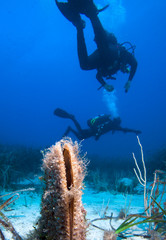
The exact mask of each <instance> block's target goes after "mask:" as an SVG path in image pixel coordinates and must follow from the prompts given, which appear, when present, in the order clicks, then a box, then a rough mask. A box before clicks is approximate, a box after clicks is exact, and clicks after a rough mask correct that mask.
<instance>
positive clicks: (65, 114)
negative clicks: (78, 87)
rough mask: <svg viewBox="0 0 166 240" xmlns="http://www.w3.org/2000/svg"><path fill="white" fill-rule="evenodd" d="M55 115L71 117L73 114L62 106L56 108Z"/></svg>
mask: <svg viewBox="0 0 166 240" xmlns="http://www.w3.org/2000/svg"><path fill="white" fill-rule="evenodd" d="M54 115H56V116H58V117H61V118H71V117H72V116H73V115H71V114H69V113H68V112H66V111H65V110H63V109H61V108H56V109H55V110H54Z"/></svg>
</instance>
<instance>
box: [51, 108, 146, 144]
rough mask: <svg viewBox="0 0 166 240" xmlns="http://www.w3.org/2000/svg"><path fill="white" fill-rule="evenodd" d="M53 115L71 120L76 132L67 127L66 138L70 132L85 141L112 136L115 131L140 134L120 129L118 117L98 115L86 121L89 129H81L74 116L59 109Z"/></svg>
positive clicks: (128, 129) (132, 130) (127, 129)
mask: <svg viewBox="0 0 166 240" xmlns="http://www.w3.org/2000/svg"><path fill="white" fill-rule="evenodd" d="M54 115H56V116H58V117H61V118H67V119H71V120H72V121H73V123H74V124H75V126H76V128H77V131H76V130H74V129H73V128H72V127H70V126H69V127H68V128H67V129H66V131H65V133H64V134H63V137H65V136H67V135H68V134H69V133H70V132H72V133H74V135H75V136H76V137H77V138H78V139H79V140H83V139H87V138H90V137H95V140H98V139H99V138H100V136H101V135H103V134H105V133H107V132H110V131H112V134H113V133H114V132H116V131H121V132H124V133H129V132H132V133H135V134H137V135H138V134H140V133H141V131H139V130H134V129H130V128H122V127H121V126H120V124H121V119H120V117H117V118H114V119H113V120H112V119H111V118H110V117H111V116H110V115H108V114H102V115H99V116H97V117H95V118H91V119H89V120H87V124H88V126H89V128H87V129H82V128H81V126H80V124H79V123H78V121H77V120H76V119H75V116H74V115H72V114H69V113H67V112H66V111H64V110H63V109H61V108H56V109H55V111H54Z"/></svg>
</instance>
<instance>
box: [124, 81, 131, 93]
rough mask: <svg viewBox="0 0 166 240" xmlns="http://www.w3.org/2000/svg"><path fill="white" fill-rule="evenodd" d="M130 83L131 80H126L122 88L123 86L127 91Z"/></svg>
mask: <svg viewBox="0 0 166 240" xmlns="http://www.w3.org/2000/svg"><path fill="white" fill-rule="evenodd" d="M130 84H131V81H130V80H128V81H127V83H126V84H125V86H124V88H125V92H126V93H127V92H128V90H129V88H130Z"/></svg>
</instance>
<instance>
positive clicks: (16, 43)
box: [0, 0, 166, 157]
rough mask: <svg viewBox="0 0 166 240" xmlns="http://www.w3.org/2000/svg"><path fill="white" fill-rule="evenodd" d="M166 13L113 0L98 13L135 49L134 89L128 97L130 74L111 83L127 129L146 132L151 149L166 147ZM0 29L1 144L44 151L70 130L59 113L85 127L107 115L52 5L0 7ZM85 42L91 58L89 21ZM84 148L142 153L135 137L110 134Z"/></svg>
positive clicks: (31, 0) (147, 4)
mask: <svg viewBox="0 0 166 240" xmlns="http://www.w3.org/2000/svg"><path fill="white" fill-rule="evenodd" d="M97 3H98V4H101V5H102V6H103V5H104V4H105V3H107V1H105V2H102V1H101V0H98V2H97ZM110 4H111V1H110ZM165 9H166V1H165V0H160V1H154V0H153V1H150V0H147V1H143V0H136V1H132V0H128V1H127V0H122V1H118V0H114V1H113V0H112V8H111V7H110V8H109V9H107V10H106V11H104V12H103V13H101V14H100V18H101V21H102V22H103V24H104V27H105V28H106V29H108V30H110V31H113V32H114V33H115V35H116V36H117V38H118V41H119V42H124V41H131V42H132V43H133V44H136V46H137V48H136V52H135V56H136V58H137V61H138V70H137V72H136V75H135V77H134V79H133V82H132V85H131V89H130V90H129V92H128V93H127V94H126V93H124V84H125V82H126V81H127V76H126V75H122V74H120V73H119V74H118V75H117V81H115V82H113V84H114V86H115V88H116V95H117V107H118V112H119V114H120V117H121V118H122V126H123V127H130V128H136V129H140V130H142V134H141V135H140V139H141V142H142V144H143V146H144V149H146V151H153V149H157V148H160V147H162V146H164V145H165V143H166V126H165V123H166V111H165V103H166V93H165V92H166V77H165V76H166V65H165V55H166V41H165V39H166V31H165V26H166V16H165ZM0 29H1V31H0V69H1V72H0V79H1V85H0V143H10V144H24V145H28V146H35V147H36V146H37V147H41V148H43V147H45V146H50V145H52V144H54V143H55V141H57V140H59V139H60V138H61V136H62V134H63V132H64V130H65V129H66V127H67V126H68V125H69V124H72V123H71V122H70V120H66V119H60V118H58V117H55V116H54V115H53V111H54V109H55V108H56V107H61V108H64V109H65V110H67V111H69V112H71V113H73V114H75V116H76V118H77V119H78V120H79V121H80V123H81V125H82V127H87V125H86V120H87V119H88V118H91V117H94V116H96V115H98V114H101V113H109V110H108V107H107V105H106V104H105V103H104V101H103V90H100V91H97V88H98V87H99V86H100V85H99V83H98V82H97V80H96V79H95V75H96V71H95V70H94V71H82V70H81V69H80V67H79V63H78V57H77V49H76V29H75V27H74V26H73V25H72V24H71V23H70V22H68V21H67V20H66V19H65V18H64V17H63V16H62V15H61V13H60V12H59V11H58V9H57V8H56V5H55V3H54V0H52V1H51V0H48V1H44V0H36V1H35V0H28V1H25V0H16V1H13V0H8V1H2V3H1V8H0ZM85 36H86V42H87V46H88V51H89V52H90V53H91V52H92V51H93V50H94V49H95V44H94V42H93V37H94V36H93V31H92V29H91V25H90V23H89V22H88V21H87V25H86V29H85ZM71 136H72V135H71ZM82 145H83V150H84V151H88V153H92V154H99V155H101V156H103V155H104V156H123V155H124V156H127V157H131V152H132V151H137V150H138V151H139V148H138V145H137V140H136V136H135V135H134V134H123V133H115V134H114V135H112V134H111V133H108V134H106V135H105V136H102V137H101V138H100V139H99V141H97V142H96V141H95V140H94V139H93V138H91V139H88V140H85V141H84V142H83V143H82Z"/></svg>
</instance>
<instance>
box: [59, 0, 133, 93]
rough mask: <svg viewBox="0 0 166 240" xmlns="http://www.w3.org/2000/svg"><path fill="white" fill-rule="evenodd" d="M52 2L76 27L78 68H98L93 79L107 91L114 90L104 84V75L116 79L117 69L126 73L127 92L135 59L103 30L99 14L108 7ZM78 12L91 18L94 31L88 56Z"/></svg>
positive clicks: (84, 0)
mask: <svg viewBox="0 0 166 240" xmlns="http://www.w3.org/2000/svg"><path fill="white" fill-rule="evenodd" d="M55 2H56V4H57V6H58V8H59V10H60V11H61V12H62V14H63V15H64V16H65V17H66V18H67V19H68V20H69V21H71V22H72V23H73V24H74V25H75V26H76V29H77V50H78V57H79V62H80V67H81V68H82V69H83V70H91V69H97V74H96V78H97V80H98V81H99V82H100V83H101V86H102V87H104V88H105V89H106V90H107V91H113V89H114V87H113V86H112V85H109V84H107V83H106V82H105V80H104V78H105V79H116V78H115V77H113V75H114V74H115V73H117V72H118V71H119V70H120V71H122V72H123V73H129V78H128V81H127V82H126V84H125V86H124V87H125V92H128V90H129V88H130V83H131V80H132V79H133V77H134V75H135V72H136V69H137V61H136V59H135V57H134V55H133V54H132V53H130V52H129V51H128V50H126V48H125V47H124V46H122V44H119V43H118V42H117V39H116V37H115V36H114V35H113V34H112V33H108V32H107V31H105V30H104V28H103V26H102V24H101V22H100V20H99V18H98V13H99V12H100V11H102V10H103V9H105V8H106V7H107V6H106V7H104V8H103V9H100V10H98V9H97V8H96V6H95V5H94V3H93V1H92V0H68V2H67V3H62V2H58V1H57V0H55ZM80 14H84V15H85V16H87V17H88V18H89V19H90V21H91V23H92V27H93V30H94V34H95V39H94V40H95V42H96V45H97V49H96V51H94V52H93V53H92V54H91V55H89V56H88V53H87V48H86V44H85V39H84V32H83V28H84V27H85V24H84V21H83V20H82V19H81V16H80ZM131 48H133V47H131ZM129 66H130V68H129Z"/></svg>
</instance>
